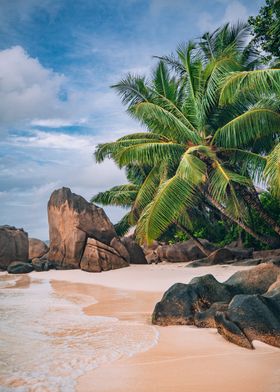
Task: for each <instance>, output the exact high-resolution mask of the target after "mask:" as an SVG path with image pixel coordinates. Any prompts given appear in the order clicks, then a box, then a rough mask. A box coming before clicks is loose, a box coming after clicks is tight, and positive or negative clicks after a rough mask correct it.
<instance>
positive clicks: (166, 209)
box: [95, 24, 280, 243]
mask: <svg viewBox="0 0 280 392" xmlns="http://www.w3.org/2000/svg"><path fill="white" fill-rule="evenodd" d="M247 36H248V28H247V26H245V25H240V24H239V25H236V26H229V25H228V24H227V25H225V26H222V27H221V28H219V29H217V30H216V31H215V32H214V33H212V34H210V33H207V34H205V35H204V36H203V37H202V38H201V39H200V41H199V42H198V44H194V43H193V42H189V43H187V44H185V45H180V46H179V47H178V49H177V52H176V54H173V55H171V56H169V57H168V56H166V57H162V58H160V61H159V62H158V64H157V67H156V68H155V70H154V72H153V74H152V78H151V79H148V78H143V77H140V76H132V75H128V76H127V77H126V78H124V79H123V80H122V81H121V82H120V83H118V84H116V85H115V86H113V87H114V88H115V89H116V90H117V93H118V94H119V95H120V96H121V98H122V101H123V103H124V104H125V105H126V106H127V111H128V113H129V114H130V115H131V116H133V117H134V118H136V119H137V120H138V121H139V122H140V123H141V124H143V125H144V126H145V127H146V129H147V132H142V133H137V134H128V135H126V136H124V137H122V138H120V139H118V140H116V141H115V142H112V143H105V144H101V145H99V146H98V147H97V149H96V153H95V156H96V160H97V161H99V162H100V161H103V160H104V159H105V158H111V159H114V161H115V162H116V163H117V164H118V165H119V166H120V167H125V168H126V171H127V176H128V179H129V181H130V184H129V185H128V186H127V187H126V188H122V187H115V188H112V189H111V190H109V191H108V192H107V193H106V192H103V193H102V194H100V195H97V196H96V198H95V200H97V201H98V200H99V201H100V202H103V203H111V204H114V203H115V204H117V203H119V204H120V205H121V203H122V205H124V203H125V198H126V197H127V204H126V205H127V206H130V207H131V214H130V215H129V219H128V220H127V223H129V222H130V224H132V223H134V222H135V223H137V231H136V232H137V236H138V238H139V239H140V240H141V241H143V242H144V241H145V242H150V241H152V240H153V239H156V238H161V236H168V233H169V235H170V236H171V238H169V240H170V241H172V238H173V239H180V238H185V235H182V233H181V232H180V231H178V229H173V228H172V227H173V225H174V224H175V223H176V222H177V223H178V224H180V225H182V226H183V227H186V228H188V230H191V231H192V233H194V234H195V235H196V236H199V237H205V238H208V239H209V240H212V241H214V242H219V243H226V242H227V241H230V240H232V239H233V238H234V239H236V238H237V237H238V235H239V234H240V233H239V232H238V229H237V228H236V227H235V226H233V225H232V223H231V226H230V225H229V221H228V219H223V218H222V217H221V214H217V212H215V213H214V212H213V211H214V210H215V209H218V210H220V212H222V213H225V211H226V214H225V215H226V216H227V217H228V218H231V219H232V220H233V221H234V222H237V223H240V222H241V221H242V227H244V228H245V229H246V227H245V223H246V224H248V223H250V224H251V225H254V222H255V220H256V219H255V218H254V214H253V213H252V211H251V208H250V205H248V202H245V201H244V200H243V199H242V197H241V193H240V192H239V191H240V189H246V190H247V191H248V192H249V193H250V191H254V185H253V181H256V180H257V181H262V182H265V183H266V184H267V185H269V186H270V188H271V190H273V192H274V194H275V195H278V194H279V193H278V192H279V189H280V186H279V178H280V176H279V151H280V150H279V148H278V147H277V143H278V139H279V133H280V115H279V81H280V70H279V69H265V70H264V69H262V70H257V71H256V70H255V69H254V68H255V66H256V64H257V60H256V59H255V57H254V56H255V52H254V50H252V49H251V48H250V46H249V47H248V46H246V44H245V42H246V38H247ZM272 147H274V150H273V151H272V152H271V149H272ZM260 153H261V154H262V155H260ZM123 187H125V186H123ZM133 187H134V188H133ZM125 192H126V193H125ZM133 192H134V193H133ZM209 197H210V198H209ZM254 213H256V212H254ZM253 218H254V219H255V220H254V219H253ZM254 227H255V228H256V231H257V232H259V233H260V230H261V229H259V227H258V225H255V226H254ZM171 228H172V229H171ZM170 230H171V231H170ZM240 235H243V234H242V233H241V234H240Z"/></svg>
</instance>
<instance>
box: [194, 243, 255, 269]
mask: <svg viewBox="0 0 280 392" xmlns="http://www.w3.org/2000/svg"><path fill="white" fill-rule="evenodd" d="M252 256H253V249H252V248H250V249H240V248H232V247H225V248H220V249H217V250H214V252H212V253H211V254H210V255H208V256H207V257H203V258H201V259H199V260H195V261H193V262H192V263H189V264H188V265H187V267H188V268H189V267H203V266H210V265H217V264H231V265H244V266H252V265H258V264H260V263H261V262H262V259H251V257H252Z"/></svg>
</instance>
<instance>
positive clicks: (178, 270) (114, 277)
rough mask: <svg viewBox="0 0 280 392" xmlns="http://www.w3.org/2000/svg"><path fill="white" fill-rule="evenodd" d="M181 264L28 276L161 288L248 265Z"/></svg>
mask: <svg viewBox="0 0 280 392" xmlns="http://www.w3.org/2000/svg"><path fill="white" fill-rule="evenodd" d="M185 265H186V263H172V264H171V263H160V264H157V265H155V264H152V265H131V266H129V267H127V268H121V269H118V270H113V271H107V272H101V273H88V272H85V271H82V270H64V271H56V270H51V271H47V272H32V273H31V274H30V275H29V276H30V277H32V278H36V279H50V280H65V281H67V282H74V283H87V284H97V285H101V286H106V287H113V288H118V289H123V290H137V291H149V292H151V291H152V292H155V291H160V292H163V291H165V290H167V289H168V288H169V287H170V286H171V285H172V284H174V283H177V282H181V283H188V282H189V281H190V280H191V279H192V278H194V277H195V276H202V275H205V274H213V275H214V276H215V277H216V279H217V280H219V281H220V282H223V281H225V280H226V279H228V278H229V277H230V276H231V275H232V274H233V273H235V272H236V271H239V270H241V269H243V270H244V269H249V268H252V267H234V266H220V265H218V266H212V267H199V268H185Z"/></svg>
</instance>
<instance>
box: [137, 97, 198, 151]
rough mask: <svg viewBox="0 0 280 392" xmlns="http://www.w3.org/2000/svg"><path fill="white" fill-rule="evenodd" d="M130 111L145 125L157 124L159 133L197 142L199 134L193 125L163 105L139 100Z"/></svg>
mask: <svg viewBox="0 0 280 392" xmlns="http://www.w3.org/2000/svg"><path fill="white" fill-rule="evenodd" d="M129 111H130V113H131V114H132V115H133V117H135V118H137V119H138V120H140V121H141V122H143V123H144V124H146V125H148V126H149V125H153V124H154V125H157V127H158V129H159V130H160V133H161V134H162V135H166V136H167V137H172V135H173V138H174V137H176V138H177V140H179V139H180V140H182V141H191V142H192V143H197V142H199V141H200V136H199V135H198V134H197V132H196V130H195V128H194V127H193V125H192V124H191V123H190V122H188V124H186V122H185V121H183V120H182V118H178V117H177V116H176V115H175V114H173V113H172V112H171V111H169V110H167V109H165V108H164V107H162V106H160V105H158V104H156V103H152V102H141V103H139V104H137V105H135V106H133V107H131V108H130V110H129Z"/></svg>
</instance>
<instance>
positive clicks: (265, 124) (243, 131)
mask: <svg viewBox="0 0 280 392" xmlns="http://www.w3.org/2000/svg"><path fill="white" fill-rule="evenodd" d="M279 132H280V114H279V113H277V112H275V111H273V110H270V109H267V108H252V109H249V110H248V111H246V112H245V113H243V114H241V115H240V116H237V117H236V118H234V119H233V120H231V121H230V122H228V123H227V124H226V125H224V126H223V127H221V128H219V129H218V130H217V132H216V133H215V135H214V137H213V139H212V144H214V143H215V144H217V145H218V146H222V147H227V148H235V147H236V148H240V147H248V146H250V143H251V144H252V143H253V142H254V141H255V140H256V139H259V138H261V137H265V136H267V137H269V136H271V135H273V134H275V133H278V134H279Z"/></svg>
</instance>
